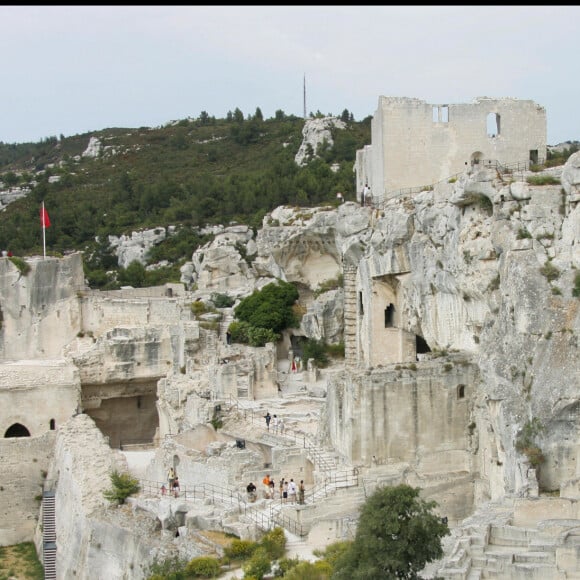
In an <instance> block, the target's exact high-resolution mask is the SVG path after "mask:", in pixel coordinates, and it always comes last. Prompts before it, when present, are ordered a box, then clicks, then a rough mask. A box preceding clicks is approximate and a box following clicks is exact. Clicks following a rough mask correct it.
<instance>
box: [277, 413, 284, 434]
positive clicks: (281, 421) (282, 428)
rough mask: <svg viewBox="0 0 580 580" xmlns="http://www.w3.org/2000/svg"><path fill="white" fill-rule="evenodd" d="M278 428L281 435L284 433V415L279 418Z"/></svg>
mask: <svg viewBox="0 0 580 580" xmlns="http://www.w3.org/2000/svg"><path fill="white" fill-rule="evenodd" d="M278 430H279V431H280V435H284V419H282V417H280V418H279V419H278Z"/></svg>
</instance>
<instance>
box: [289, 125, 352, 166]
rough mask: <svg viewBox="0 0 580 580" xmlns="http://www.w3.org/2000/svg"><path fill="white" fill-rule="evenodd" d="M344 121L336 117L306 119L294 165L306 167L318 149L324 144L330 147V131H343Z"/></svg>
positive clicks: (332, 141) (332, 142) (331, 143)
mask: <svg viewBox="0 0 580 580" xmlns="http://www.w3.org/2000/svg"><path fill="white" fill-rule="evenodd" d="M345 128H346V124H345V123H344V121H341V120H340V119H337V118H336V117H322V118H317V119H307V120H306V121H305V122H304V127H303V129H302V143H301V145H300V149H298V153H296V156H295V158H294V161H295V163H296V165H306V164H308V162H309V161H311V160H312V159H313V158H314V157H316V156H317V155H318V148H319V147H320V146H322V145H323V144H324V143H325V142H326V143H327V144H328V146H329V147H332V145H333V144H334V140H333V138H332V129H345Z"/></svg>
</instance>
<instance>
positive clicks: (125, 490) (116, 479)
mask: <svg viewBox="0 0 580 580" xmlns="http://www.w3.org/2000/svg"><path fill="white" fill-rule="evenodd" d="M111 484H112V487H111V489H107V490H105V491H104V492H103V495H104V496H105V499H108V500H109V501H110V502H113V503H117V504H119V505H120V504H123V503H125V500H126V499H127V498H128V497H129V496H130V495H133V494H134V493H137V492H138V491H139V489H140V488H139V482H138V481H137V479H135V478H134V477H133V476H132V475H130V474H129V473H119V472H118V471H117V470H115V471H113V472H112V473H111Z"/></svg>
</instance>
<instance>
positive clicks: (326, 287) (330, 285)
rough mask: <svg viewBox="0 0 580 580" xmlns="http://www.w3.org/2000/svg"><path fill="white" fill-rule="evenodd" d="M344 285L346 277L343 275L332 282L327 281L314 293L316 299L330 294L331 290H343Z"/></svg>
mask: <svg viewBox="0 0 580 580" xmlns="http://www.w3.org/2000/svg"><path fill="white" fill-rule="evenodd" d="M343 284H344V277H343V275H342V274H339V275H338V276H337V277H336V278H333V279H332V280H325V281H324V282H322V283H321V284H320V286H318V288H317V289H316V290H315V291H314V297H315V298H318V297H319V296H320V295H321V294H324V293H325V292H329V291H330V290H336V289H337V288H342V286H343Z"/></svg>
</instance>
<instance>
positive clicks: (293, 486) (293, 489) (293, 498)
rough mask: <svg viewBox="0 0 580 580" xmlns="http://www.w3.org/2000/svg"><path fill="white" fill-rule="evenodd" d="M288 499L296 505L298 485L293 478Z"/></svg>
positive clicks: (289, 485)
mask: <svg viewBox="0 0 580 580" xmlns="http://www.w3.org/2000/svg"><path fill="white" fill-rule="evenodd" d="M288 499H290V500H291V501H292V503H296V484H295V483H294V480H293V479H292V478H291V479H290V483H289V484H288Z"/></svg>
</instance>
